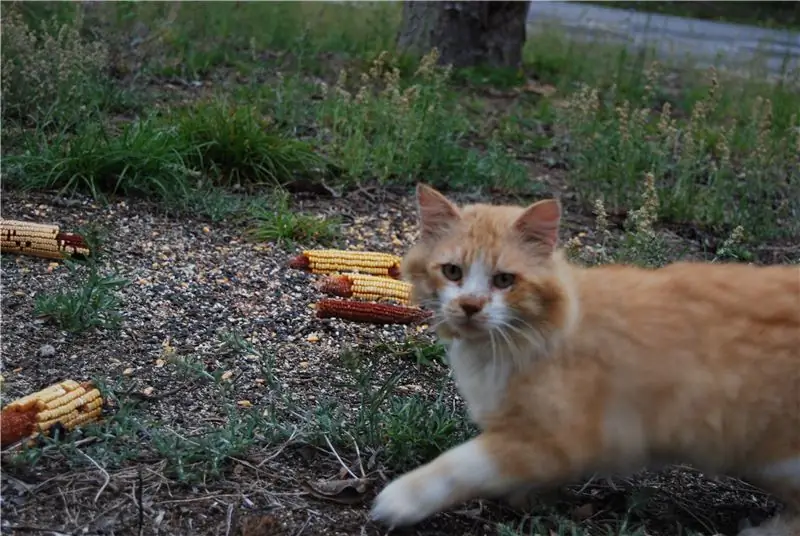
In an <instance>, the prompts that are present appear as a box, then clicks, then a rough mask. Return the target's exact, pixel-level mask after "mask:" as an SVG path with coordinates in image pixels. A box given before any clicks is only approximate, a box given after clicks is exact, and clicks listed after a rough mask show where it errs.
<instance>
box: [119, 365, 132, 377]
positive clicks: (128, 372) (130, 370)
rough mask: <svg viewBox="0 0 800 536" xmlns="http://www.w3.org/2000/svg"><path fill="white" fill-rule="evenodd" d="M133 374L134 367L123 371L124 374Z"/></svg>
mask: <svg viewBox="0 0 800 536" xmlns="http://www.w3.org/2000/svg"><path fill="white" fill-rule="evenodd" d="M131 374H133V367H128V368H126V369H125V370H123V371H122V375H123V376H130V375H131Z"/></svg>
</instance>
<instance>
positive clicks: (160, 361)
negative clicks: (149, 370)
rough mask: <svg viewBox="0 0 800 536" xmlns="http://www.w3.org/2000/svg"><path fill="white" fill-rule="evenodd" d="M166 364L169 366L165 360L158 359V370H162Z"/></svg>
mask: <svg viewBox="0 0 800 536" xmlns="http://www.w3.org/2000/svg"><path fill="white" fill-rule="evenodd" d="M166 364H167V362H166V361H164V360H163V359H156V368H161V367H163V366H164V365H166Z"/></svg>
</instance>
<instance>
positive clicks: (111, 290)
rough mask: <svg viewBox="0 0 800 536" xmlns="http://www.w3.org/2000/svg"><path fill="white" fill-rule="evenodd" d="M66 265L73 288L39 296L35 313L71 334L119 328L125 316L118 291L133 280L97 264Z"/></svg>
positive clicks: (70, 263)
mask: <svg viewBox="0 0 800 536" xmlns="http://www.w3.org/2000/svg"><path fill="white" fill-rule="evenodd" d="M64 264H65V265H66V266H67V268H68V269H69V271H70V279H71V280H72V281H73V285H74V286H73V288H69V289H62V290H59V291H56V292H54V293H52V294H44V295H41V296H37V297H36V304H35V306H34V314H35V315H37V316H40V317H46V318H48V319H50V320H52V321H53V322H54V323H55V324H56V326H58V327H59V328H60V329H63V330H65V331H68V332H70V333H81V332H84V331H87V330H89V329H92V328H99V329H104V330H116V329H119V327H120V325H121V324H122V314H121V312H120V307H121V302H120V299H119V297H118V296H117V291H118V290H121V289H122V288H125V287H126V286H128V285H129V284H130V283H129V281H128V280H127V279H124V278H122V277H120V276H118V275H116V274H103V273H101V271H100V270H99V268H98V267H97V266H96V265H95V263H93V262H90V263H88V265H86V266H81V265H79V264H78V263H75V262H73V261H65V262H64ZM84 270H85V273H81V272H83V271H84Z"/></svg>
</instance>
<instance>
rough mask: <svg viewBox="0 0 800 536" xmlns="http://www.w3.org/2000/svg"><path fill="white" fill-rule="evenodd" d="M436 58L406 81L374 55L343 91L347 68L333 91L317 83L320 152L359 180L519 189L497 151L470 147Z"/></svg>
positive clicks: (445, 71) (517, 171) (518, 179)
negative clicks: (422, 179)
mask: <svg viewBox="0 0 800 536" xmlns="http://www.w3.org/2000/svg"><path fill="white" fill-rule="evenodd" d="M437 60H438V53H437V51H436V50H433V51H431V53H429V54H428V55H427V56H425V57H424V58H423V59H422V60H421V62H420V64H419V67H418V68H417V70H416V71H415V72H414V73H413V75H411V77H410V79H409V80H408V81H401V76H400V70H399V68H398V67H395V66H393V65H392V60H391V57H390V56H389V54H388V53H386V52H384V53H381V54H380V55H379V56H378V57H377V58H376V59H375V60H374V61H373V62H372V64H371V67H370V68H369V69H368V70H367V71H366V72H364V73H362V74H361V75H360V77H359V79H358V81H357V84H356V86H357V89H355V90H349V88H350V87H351V85H352V84H350V83H349V81H348V74H347V71H344V70H343V71H342V72H341V73H340V76H339V80H338V81H337V83H336V84H335V85H334V87H332V88H327V87H326V86H323V92H324V99H323V101H322V104H321V106H320V110H319V119H320V123H321V125H322V127H323V132H322V139H323V141H324V149H325V150H326V151H328V152H329V153H330V154H331V156H332V157H333V158H334V159H335V160H336V161H337V163H339V164H340V165H341V167H342V168H343V169H344V173H345V177H344V178H345V180H346V181H347V182H350V183H358V182H361V181H364V180H369V179H377V180H378V181H379V182H381V183H387V182H394V183H401V184H403V183H411V182H413V181H416V180H418V178H419V177H425V178H426V180H427V181H429V182H430V183H432V184H435V185H439V186H443V185H447V186H450V187H457V186H471V187H474V186H476V185H481V186H484V187H486V186H492V185H501V186H509V185H514V186H520V185H521V184H523V183H524V181H525V170H524V168H523V167H522V166H521V165H520V164H518V163H517V162H515V161H514V160H513V158H511V157H509V156H508V155H507V154H506V153H505V151H504V150H503V149H502V147H500V146H498V145H497V144H495V145H493V146H491V147H490V148H489V149H490V150H489V151H488V152H487V153H485V154H484V153H482V152H480V151H479V150H477V149H473V148H469V147H467V145H468V140H467V139H466V135H467V133H468V132H469V129H470V125H469V121H468V120H467V117H466V114H465V113H464V111H463V110H462V109H461V107H460V106H459V105H458V102H457V99H456V97H455V94H454V93H453V92H452V91H451V90H450V89H449V88H448V81H449V78H450V69H449V68H447V67H439V66H437Z"/></svg>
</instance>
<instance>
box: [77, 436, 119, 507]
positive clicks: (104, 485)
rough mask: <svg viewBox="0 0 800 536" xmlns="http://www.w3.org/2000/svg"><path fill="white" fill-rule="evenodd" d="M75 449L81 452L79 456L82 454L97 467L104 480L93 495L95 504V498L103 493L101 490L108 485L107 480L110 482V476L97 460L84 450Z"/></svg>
mask: <svg viewBox="0 0 800 536" xmlns="http://www.w3.org/2000/svg"><path fill="white" fill-rule="evenodd" d="M77 450H78V452H79V453H80V454H81V456H83V457H84V458H86V459H87V460H89V461H90V462H92V465H94V466H95V467H97V470H98V471H100V472H101V473H103V478H104V479H105V481H104V482H103V485H102V486H100V489H99V490H97V495H95V496H94V503H95V504H97V500H98V499H99V498H100V495H102V494H103V490H105V489H106V486H108V483H109V482H111V476H109V474H108V471H106V470H105V469H103V468H102V467H101V466H100V464H99V463H97V462H96V461H95V460H94V458H92V457H91V456H89V455H88V454H86V453H85V452H83V451H82V450H80V449H77Z"/></svg>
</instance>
